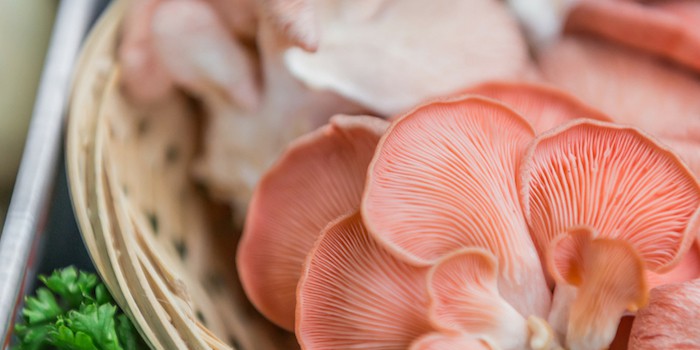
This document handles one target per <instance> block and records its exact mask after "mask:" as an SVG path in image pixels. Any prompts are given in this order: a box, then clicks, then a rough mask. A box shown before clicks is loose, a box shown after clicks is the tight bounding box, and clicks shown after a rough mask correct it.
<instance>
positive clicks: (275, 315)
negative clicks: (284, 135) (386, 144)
mask: <svg viewBox="0 0 700 350" xmlns="http://www.w3.org/2000/svg"><path fill="white" fill-rule="evenodd" d="M387 124H388V123H387V122H386V121H384V120H381V119H378V118H374V117H368V116H343V115H339V116H335V117H333V118H331V121H330V123H329V124H328V125H326V126H323V127H321V128H320V129H318V130H316V131H314V132H312V133H310V134H307V135H306V136H304V137H302V138H299V139H297V140H296V141H295V142H293V143H292V144H290V146H289V148H288V149H287V150H286V152H285V153H284V154H283V155H282V156H281V157H280V159H279V160H278V161H277V162H276V164H275V165H274V166H273V167H272V168H271V169H269V170H268V172H267V173H266V174H265V176H264V177H263V178H262V180H261V181H260V184H259V185H258V187H257V188H256V190H255V193H254V195H253V199H252V201H251V204H250V208H249V212H248V216H247V219H246V223H245V227H244V232H243V237H242V238H241V243H240V245H239V247H238V257H237V259H238V261H237V266H238V271H239V274H240V278H241V282H242V284H243V287H244V289H245V291H246V294H247V295H248V298H249V299H250V300H251V301H252V303H253V304H254V305H255V306H256V307H257V308H258V310H260V312H262V313H263V314H264V315H265V316H266V317H267V318H269V319H270V320H271V321H273V322H274V323H276V324H278V325H279V326H281V327H283V328H286V329H289V330H291V329H294V309H295V306H294V301H295V298H296V296H295V292H296V287H297V282H298V280H299V276H300V274H301V269H302V264H303V262H304V259H305V258H306V255H307V254H308V252H309V251H310V250H311V248H312V246H313V244H314V242H315V241H316V239H317V237H318V235H319V234H320V233H321V230H322V229H323V228H324V227H325V226H326V224H328V222H330V221H331V220H333V219H335V218H337V217H338V216H340V215H343V214H345V213H347V212H350V211H354V210H357V209H358V208H359V204H360V197H361V194H362V189H363V186H364V178H365V173H366V171H367V166H368V164H369V162H370V160H371V158H372V155H373V153H374V148H375V146H376V144H377V142H378V141H379V137H380V136H381V134H382V133H383V132H384V130H385V128H386V126H387Z"/></svg>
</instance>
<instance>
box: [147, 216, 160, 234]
mask: <svg viewBox="0 0 700 350" xmlns="http://www.w3.org/2000/svg"><path fill="white" fill-rule="evenodd" d="M146 215H147V216H148V223H149V224H151V229H153V233H154V234H155V235H156V236H157V235H158V233H159V232H158V226H159V223H158V216H156V214H153V213H148V214H146Z"/></svg>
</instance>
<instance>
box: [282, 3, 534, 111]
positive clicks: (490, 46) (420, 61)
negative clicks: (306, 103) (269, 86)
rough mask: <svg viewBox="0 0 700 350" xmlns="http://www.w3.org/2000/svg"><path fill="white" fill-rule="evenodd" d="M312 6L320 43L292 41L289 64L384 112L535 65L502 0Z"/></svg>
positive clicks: (314, 81) (312, 81) (312, 80)
mask: <svg viewBox="0 0 700 350" xmlns="http://www.w3.org/2000/svg"><path fill="white" fill-rule="evenodd" d="M313 5H314V10H315V13H316V18H317V19H318V21H319V26H320V39H319V45H318V49H317V50H316V51H315V52H307V51H305V50H303V49H300V48H296V47H294V48H290V49H289V50H288V51H287V53H286V54H285V59H286V63H287V66H288V68H289V70H290V71H291V72H292V73H293V74H294V75H295V76H296V77H297V78H298V79H299V80H301V81H303V82H305V83H306V84H308V85H309V86H312V87H315V88H324V89H329V90H333V91H335V92H337V93H339V94H340V95H342V96H345V97H347V98H349V99H351V100H353V101H356V102H358V103H360V104H362V105H364V106H365V107H367V108H370V109H371V110H373V111H376V112H377V113H381V114H383V115H387V116H388V115H394V114H399V113H403V112H405V111H407V110H408V109H409V108H411V107H412V106H415V105H417V104H419V103H422V102H423V101H425V100H427V99H429V98H435V97H438V96H442V95H446V94H449V93H453V92H455V91H458V90H459V89H463V88H464V87H466V86H469V85H471V84H475V83H478V82H482V81H485V80H490V79H517V78H520V77H522V76H524V75H526V74H527V73H529V71H528V70H529V69H530V67H531V63H530V60H529V57H528V52H527V45H526V43H525V40H524V38H523V37H522V35H521V33H520V30H519V28H518V24H517V21H516V20H515V19H514V18H513V16H512V15H511V13H510V12H509V11H508V9H507V7H506V6H505V4H503V3H502V2H501V1H496V0H471V1H462V0H433V1H430V4H429V5H427V4H426V3H425V1H423V0H403V1H381V0H379V1H332V0H324V1H315V2H314V4H313ZM483 28H489V30H488V31H484V30H483ZM456 33H458V34H456Z"/></svg>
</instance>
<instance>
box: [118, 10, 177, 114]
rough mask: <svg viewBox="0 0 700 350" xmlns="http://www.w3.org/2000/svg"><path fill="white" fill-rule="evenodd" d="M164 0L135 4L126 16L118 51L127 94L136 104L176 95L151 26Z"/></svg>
mask: <svg viewBox="0 0 700 350" xmlns="http://www.w3.org/2000/svg"><path fill="white" fill-rule="evenodd" d="M163 2H164V1H163V0H144V1H134V2H132V3H131V4H130V6H129V10H128V11H127V13H126V15H125V16H124V24H123V26H122V28H123V32H122V37H121V42H120V43H119V49H118V51H117V53H118V57H119V63H120V67H121V82H122V84H123V87H124V92H125V93H126V95H127V96H128V97H129V98H130V99H131V100H132V101H135V102H137V103H151V102H157V101H160V100H161V99H163V98H165V97H166V96H167V95H169V94H170V93H172V92H173V90H174V86H173V81H172V79H171V78H170V75H169V74H168V72H167V70H166V69H165V67H164V66H163V62H161V60H160V57H159V56H158V54H157V53H156V51H155V48H154V47H153V44H154V43H153V33H152V31H151V24H152V21H153V15H154V14H155V12H156V10H158V7H159V6H160V5H161V3H163Z"/></svg>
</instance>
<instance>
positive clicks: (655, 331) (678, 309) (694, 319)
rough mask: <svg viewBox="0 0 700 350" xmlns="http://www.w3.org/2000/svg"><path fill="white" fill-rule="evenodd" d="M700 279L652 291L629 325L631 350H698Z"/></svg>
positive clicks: (699, 345) (699, 343)
mask: <svg viewBox="0 0 700 350" xmlns="http://www.w3.org/2000/svg"><path fill="white" fill-rule="evenodd" d="M698 330H700V279H696V280H693V281H687V282H684V283H678V284H669V285H665V286H660V287H658V288H654V289H652V290H651V293H650V295H649V305H648V306H647V307H645V308H644V309H641V310H639V312H638V313H637V316H636V317H635V319H634V323H633V324H632V331H631V332H630V340H629V348H630V349H634V350H657V349H700V332H698Z"/></svg>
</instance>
